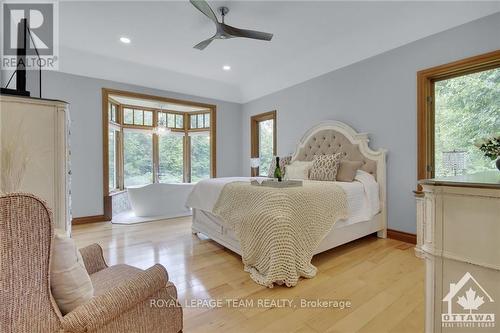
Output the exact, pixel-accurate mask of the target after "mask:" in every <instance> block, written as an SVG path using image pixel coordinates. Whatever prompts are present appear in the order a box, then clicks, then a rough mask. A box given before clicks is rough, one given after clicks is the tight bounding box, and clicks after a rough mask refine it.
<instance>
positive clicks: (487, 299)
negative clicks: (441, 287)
mask: <svg viewBox="0 0 500 333" xmlns="http://www.w3.org/2000/svg"><path fill="white" fill-rule="evenodd" d="M443 302H444V303H446V305H447V307H446V309H447V311H446V313H442V314H441V325H442V327H456V328H469V329H470V328H492V327H495V314H494V313H488V311H485V312H483V310H482V308H483V309H484V308H485V307H486V306H487V305H488V304H489V303H494V302H495V301H494V300H493V298H492V297H491V296H490V295H489V294H488V292H486V290H485V289H484V288H483V287H482V286H481V285H480V284H479V282H478V281H477V280H476V279H475V278H474V277H473V276H472V274H470V273H469V272H467V273H465V274H464V276H463V277H462V278H461V279H460V280H459V281H458V282H456V283H450V291H449V292H448V294H447V295H446V296H445V297H444V298H443Z"/></svg>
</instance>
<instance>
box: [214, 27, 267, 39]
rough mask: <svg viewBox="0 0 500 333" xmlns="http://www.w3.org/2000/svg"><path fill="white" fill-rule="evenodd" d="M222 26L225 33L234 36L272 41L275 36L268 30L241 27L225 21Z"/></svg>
mask: <svg viewBox="0 0 500 333" xmlns="http://www.w3.org/2000/svg"><path fill="white" fill-rule="evenodd" d="M221 27H222V29H223V30H224V32H225V33H227V34H229V35H231V36H233V37H243V38H252V39H259V40H267V41H270V40H271V39H272V38H273V34H270V33H268V32H262V31H255V30H245V29H239V28H235V27H232V26H230V25H227V24H223V23H221Z"/></svg>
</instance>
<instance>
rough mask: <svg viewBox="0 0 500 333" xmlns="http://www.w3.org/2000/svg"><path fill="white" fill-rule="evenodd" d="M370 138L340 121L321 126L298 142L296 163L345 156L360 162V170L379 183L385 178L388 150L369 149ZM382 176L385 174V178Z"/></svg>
mask: <svg viewBox="0 0 500 333" xmlns="http://www.w3.org/2000/svg"><path fill="white" fill-rule="evenodd" d="M368 141H369V139H368V135H367V134H365V133H357V132H356V131H355V130H354V129H353V128H352V127H350V126H349V125H347V124H344V123H342V122H339V121H327V122H322V123H320V124H318V125H316V126H314V127H313V128H311V129H310V130H308V131H307V132H306V133H305V134H304V136H303V137H302V139H301V140H300V142H299V145H298V147H297V151H296V152H295V154H294V156H293V160H298V161H311V160H313V158H314V156H315V155H328V154H335V153H338V152H340V153H342V158H343V159H349V160H352V161H361V162H363V165H362V166H361V169H362V170H364V171H366V172H368V173H370V174H372V175H373V176H374V177H375V179H377V181H379V182H380V181H381V180H382V179H381V177H382V178H385V150H383V149H381V150H378V151H373V150H372V149H370V148H369V147H368ZM381 173H384V175H383V176H382V175H381Z"/></svg>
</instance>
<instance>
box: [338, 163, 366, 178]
mask: <svg viewBox="0 0 500 333" xmlns="http://www.w3.org/2000/svg"><path fill="white" fill-rule="evenodd" d="M362 165H363V162H360V161H348V160H343V161H340V164H339V169H338V171H337V181H339V182H352V181H353V180H354V177H356V171H358V169H359V168H361V166H362Z"/></svg>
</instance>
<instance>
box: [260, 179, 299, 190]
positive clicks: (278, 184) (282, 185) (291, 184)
mask: <svg viewBox="0 0 500 333" xmlns="http://www.w3.org/2000/svg"><path fill="white" fill-rule="evenodd" d="M250 184H252V185H254V186H266V187H275V188H287V187H300V186H302V180H284V181H282V182H279V181H277V180H263V181H262V182H261V183H259V182H258V181H257V180H255V179H254V180H252V181H251V182H250Z"/></svg>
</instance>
